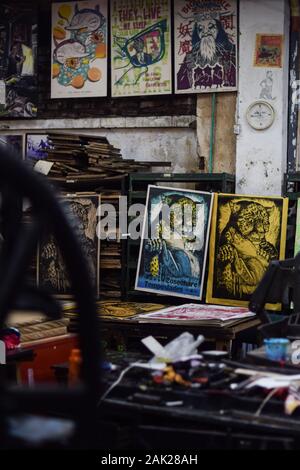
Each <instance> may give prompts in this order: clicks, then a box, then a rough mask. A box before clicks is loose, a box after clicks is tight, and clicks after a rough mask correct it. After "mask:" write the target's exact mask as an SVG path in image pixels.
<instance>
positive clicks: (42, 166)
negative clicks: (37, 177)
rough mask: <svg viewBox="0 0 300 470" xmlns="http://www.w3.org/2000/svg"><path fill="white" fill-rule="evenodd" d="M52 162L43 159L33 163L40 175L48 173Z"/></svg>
mask: <svg viewBox="0 0 300 470" xmlns="http://www.w3.org/2000/svg"><path fill="white" fill-rule="evenodd" d="M53 165H54V162H48V161H45V160H39V161H38V162H37V163H36V164H35V165H34V170H35V171H37V172H38V173H42V175H45V176H47V175H48V174H49V173H50V170H51V168H52V167H53Z"/></svg>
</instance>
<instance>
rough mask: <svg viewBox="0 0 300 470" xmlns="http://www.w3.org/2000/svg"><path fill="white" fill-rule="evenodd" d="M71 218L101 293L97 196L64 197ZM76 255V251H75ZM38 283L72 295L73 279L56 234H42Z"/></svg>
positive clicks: (38, 258)
mask: <svg viewBox="0 0 300 470" xmlns="http://www.w3.org/2000/svg"><path fill="white" fill-rule="evenodd" d="M63 200H64V203H66V204H67V207H66V210H67V212H68V216H69V218H71V220H72V219H76V228H77V235H78V238H79V241H80V245H81V248H82V250H83V252H84V255H85V257H86V260H87V263H88V267H89V271H90V275H91V278H92V281H93V284H94V287H95V294H96V295H97V297H98V296H99V277H100V239H99V238H98V236H97V231H96V228H97V210H98V206H99V204H100V196H98V195H87V194H86V193H85V194H83V195H79V194H77V195H74V196H68V197H64V198H63ZM74 256H76V253H74ZM37 284H38V286H41V287H43V288H44V289H46V290H48V291H49V292H50V293H52V294H54V295H57V296H59V297H65V298H68V297H71V296H72V290H71V285H70V279H69V276H68V273H67V270H66V267H65V264H64V262H63V259H62V256H61V253H60V251H59V249H58V246H57V244H56V241H55V238H54V235H53V233H51V232H49V231H47V232H45V233H44V234H43V236H42V237H41V241H40V244H39V248H38V257H37Z"/></svg>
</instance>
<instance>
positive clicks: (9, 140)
mask: <svg viewBox="0 0 300 470" xmlns="http://www.w3.org/2000/svg"><path fill="white" fill-rule="evenodd" d="M0 144H3V145H7V146H8V147H10V149H12V150H13V151H14V152H15V153H16V154H17V155H18V156H19V157H20V158H21V159H22V158H23V135H22V134H0Z"/></svg>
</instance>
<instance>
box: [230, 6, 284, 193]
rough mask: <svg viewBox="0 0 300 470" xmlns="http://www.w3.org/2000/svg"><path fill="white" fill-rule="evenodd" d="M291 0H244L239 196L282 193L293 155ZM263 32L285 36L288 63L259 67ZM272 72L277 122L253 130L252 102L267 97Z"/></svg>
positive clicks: (240, 94) (238, 152) (242, 11)
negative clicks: (290, 154) (290, 130)
mask: <svg viewBox="0 0 300 470" xmlns="http://www.w3.org/2000/svg"><path fill="white" fill-rule="evenodd" d="M289 17H290V12H289V3H288V0H264V1H263V2H261V1H259V0H242V1H241V2H240V61H239V63H240V73H239V109H238V113H239V124H240V135H239V136H238V138H237V156H236V192H237V193H238V194H247V193H248V194H258V195H280V194H281V190H282V180H283V175H284V173H285V171H286V158H287V121H288V119H287V106H288V60H289V54H288V45H289ZM257 33H262V34H283V35H284V56H283V67H282V68H281V69H279V68H272V69H270V68H264V67H254V66H253V61H254V51H255V38H256V34H257ZM267 71H272V75H271V76H272V80H273V83H272V89H271V93H272V96H271V97H270V98H269V99H266V98H265V97H264V99H265V100H267V101H269V102H270V104H271V105H272V106H273V107H274V108H275V112H276V117H275V122H274V123H273V125H272V126H271V127H270V128H269V129H267V130H264V131H256V130H254V129H252V128H251V127H250V126H249V124H248V123H247V120H246V112H247V109H248V107H249V105H250V104H252V103H253V102H254V101H256V100H258V99H261V98H262V96H261V91H262V85H261V84H262V81H263V80H264V79H265V78H266V73H267Z"/></svg>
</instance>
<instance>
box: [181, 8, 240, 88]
mask: <svg viewBox="0 0 300 470" xmlns="http://www.w3.org/2000/svg"><path fill="white" fill-rule="evenodd" d="M237 37H238V33H237V2H236V0H227V1H226V2H224V1H223V0H215V1H214V2H207V1H206V0H200V1H197V2H191V1H189V0H176V2H174V47H175V92H176V93H205V92H219V91H231V90H236V88H237Z"/></svg>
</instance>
